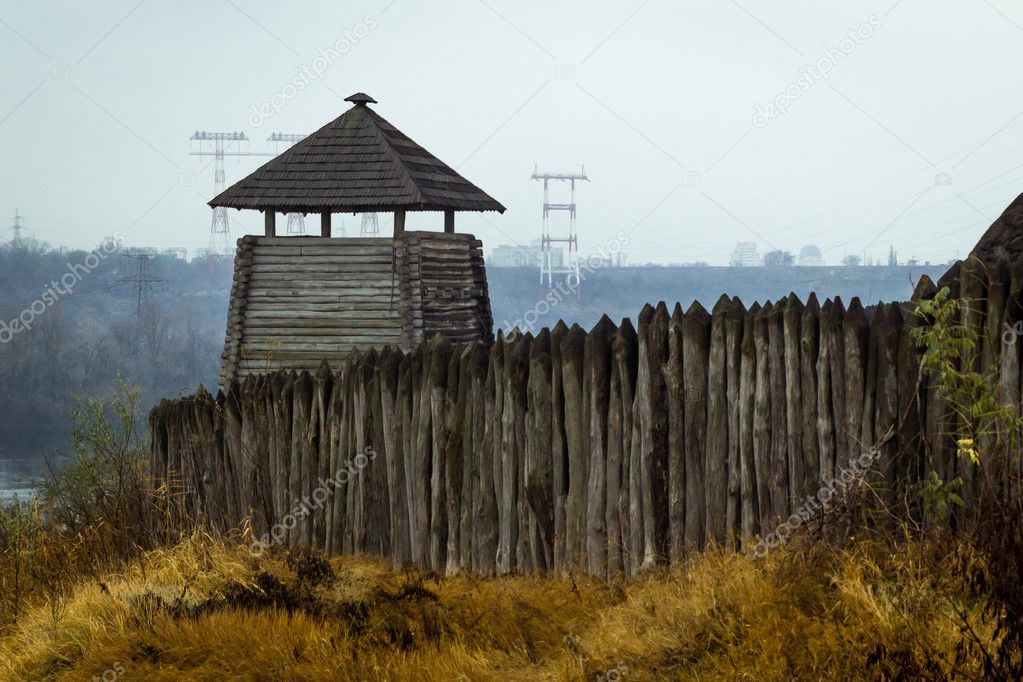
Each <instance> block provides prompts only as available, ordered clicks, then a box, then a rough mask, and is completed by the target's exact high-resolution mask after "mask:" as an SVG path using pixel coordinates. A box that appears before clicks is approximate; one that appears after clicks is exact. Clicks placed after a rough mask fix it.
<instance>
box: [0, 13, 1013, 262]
mask: <svg viewBox="0 0 1023 682" xmlns="http://www.w3.org/2000/svg"><path fill="white" fill-rule="evenodd" d="M779 5H783V6H781V7H780V6H779ZM850 32H852V33H850ZM850 35H852V36H853V37H850ZM0 36H2V37H0V63H2V64H3V69H4V78H3V85H4V87H3V88H2V90H0V149H2V151H3V163H2V165H0V212H2V216H0V217H2V218H3V223H4V225H5V226H6V225H9V224H10V222H11V221H10V219H9V218H8V217H9V216H12V215H13V213H14V210H15V208H17V209H18V210H19V211H20V212H21V213H23V214H24V215H25V220H24V223H25V226H26V230H27V232H28V234H29V235H34V236H36V237H37V238H39V239H44V240H46V241H49V242H51V243H54V244H67V245H72V246H79V247H90V248H91V247H92V246H94V245H95V244H96V243H97V242H98V241H99V240H100V239H101V237H103V236H104V235H107V234H111V233H113V232H115V231H116V232H121V233H122V234H124V235H125V238H126V240H127V241H128V242H129V243H132V244H139V245H152V246H158V247H161V248H162V247H170V246H184V247H186V248H188V249H190V250H191V249H195V248H199V247H203V246H207V245H208V243H209V223H210V209H209V208H208V207H207V206H206V205H205V202H206V201H207V200H208V199H209V198H210V197H211V196H212V194H213V180H214V178H213V167H212V163H211V160H210V159H208V158H202V157H196V156H190V155H189V151H190V150H194V149H195V148H194V147H192V146H191V143H190V142H189V137H190V136H191V135H192V133H193V132H194V131H195V130H197V129H199V130H211V131H212V130H228V131H230V130H238V131H244V132H245V133H247V134H248V136H249V137H250V138H251V139H252V142H250V143H248V144H247V145H243V146H242V149H243V150H245V151H250V152H262V151H267V150H270V149H272V145H269V144H268V143H266V142H264V140H265V139H266V137H267V136H269V135H270V134H271V133H272V132H274V131H283V132H288V133H299V132H301V133H306V132H311V131H312V130H315V129H316V128H318V127H320V126H321V125H323V124H324V123H326V122H327V121H329V120H331V119H333V118H335V117H337V116H338V115H340V114H341V113H342V112H343V111H344V110H345V109H347V107H348V104H347V103H345V102H343V101H342V100H343V98H344V97H346V96H348V95H350V94H352V93H353V92H356V91H360V90H361V91H365V92H367V93H369V94H370V95H372V96H373V97H374V98H376V99H377V100H379V104H378V105H375V108H376V109H377V111H379V112H380V113H381V115H383V116H384V117H385V118H387V119H388V120H390V121H391V122H392V123H393V124H395V125H396V126H397V127H399V128H400V129H401V130H403V131H404V132H405V133H406V134H408V135H409V136H410V137H412V138H413V139H414V140H416V141H417V142H419V143H420V144H422V145H423V146H424V147H426V148H427V149H429V150H430V151H431V152H432V153H434V154H435V155H437V156H438V157H440V158H441V159H443V160H444V161H446V162H447V163H448V164H450V165H451V166H453V167H455V168H456V169H457V170H458V171H459V172H461V173H462V174H463V175H465V176H466V177H467V178H469V179H470V180H472V181H473V182H475V183H476V184H477V185H479V186H480V187H482V188H483V189H484V190H485V191H487V192H488V193H490V194H491V195H492V196H494V197H495V198H497V199H498V200H499V201H501V202H502V203H504V205H505V206H507V207H508V211H507V212H506V213H505V214H504V215H498V214H493V213H491V214H482V215H481V214H461V215H460V216H459V218H458V221H459V222H458V228H459V230H460V231H471V232H473V233H475V234H476V235H477V236H478V237H480V238H482V239H483V240H484V242H485V244H486V247H487V249H488V250H489V249H490V248H492V247H493V246H495V245H497V244H501V243H520V244H526V243H528V242H529V241H531V240H532V239H535V238H536V237H538V236H539V233H540V207H541V203H542V191H541V187H540V185H539V183H536V182H531V181H530V174H531V172H532V170H533V166H534V164H540V166H541V168H542V169H553V170H569V169H575V168H578V167H579V166H580V165H582V164H585V166H586V172H587V173H588V174H589V175H590V177H591V179H592V181H591V182H590V183H588V184H585V185H584V186H582V187H581V189H580V191H579V193H578V197H577V201H578V204H579V218H578V227H579V232H580V242H581V248H582V251H583V252H584V253H588V252H593V251H596V250H597V249H598V248H600V247H601V246H602V245H603V244H605V243H607V241H608V240H609V239H612V238H613V237H614V235H615V234H616V232H617V231H619V230H622V231H624V232H625V233H627V234H629V235H630V239H631V244H630V246H629V248H628V251H629V258H630V260H631V261H632V262H646V261H657V262H686V261H707V262H710V263H711V264H725V263H727V261H728V255H729V252H730V251H731V249H732V248H733V247H734V246H735V243H736V242H737V241H756V242H758V243H759V246H760V249H761V251H764V250H767V249H770V248H781V249H786V250H790V251H793V252H798V251H799V249H800V248H801V247H802V246H803V245H805V244H807V243H814V244H817V245H818V246H820V248H821V249H822V251H823V253H824V257H825V259H826V260H827V261H829V262H837V261H839V260H840V259H841V258H842V257H843V255H846V254H860V255H863V254H864V253H865V254H866V255H867V256H871V257H876V258H884V257H886V256H887V253H888V248H889V245H894V247H895V248H896V249H897V250H898V252H899V257H900V259H902V260H904V259H907V258H910V257H916V258H918V259H920V260H921V261H923V260H931V261H944V260H948V259H950V258H953V257H955V256H956V255H957V254H959V255H965V253H966V252H967V251H968V250H969V249H970V248H971V247H972V245H973V244H974V242H975V241H976V240H977V238H978V237H979V236H980V234H981V233H982V232H983V230H984V229H985V228H986V227H987V226H988V225H989V224H990V223H991V222H992V221H993V220H994V219H995V218H996V217H997V216H998V215H999V214H1000V213H1001V211H1002V210H1003V209H1004V208H1005V206H1006V205H1007V204H1008V203H1010V202H1011V201H1012V199H1014V198H1015V197H1016V196H1017V195H1018V194H1019V193H1020V192H1021V191H1023V167H1021V166H1023V164H1021V157H1023V154H1021V149H1023V81H1021V78H1020V75H1019V74H1020V68H1019V66H1020V64H1023V8H1021V7H1020V5H1019V3H1018V2H1016V3H1013V2H1011V1H1010V0H955V1H952V0H926V1H925V0H900V1H899V2H896V1H895V0H885V1H884V2H856V3H821V2H819V0H817V1H812V2H811V1H809V0H807V1H787V2H785V3H779V2H777V1H771V0H739V1H738V2H733V1H731V0H701V1H694V0H683V1H678V0H645V1H644V0H623V1H618V2H609V1H607V0H586V1H585V2H584V1H582V0H578V1H577V0H572V1H565V0H562V1H559V2H556V3H555V2H550V0H547V1H545V2H540V1H539V0H514V2H513V1H511V0H453V1H445V2H422V1H418V2H417V1H414V0H393V1H392V0H368V1H363V0H355V1H344V2H338V1H337V0H335V1H333V2H309V1H296V2H288V3H283V2H281V3H269V2H255V1H253V0H202V1H201V2H200V1H199V0H174V1H173V2H172V1H170V0H142V1H141V2H139V1H138V0H128V1H125V2H118V1H106V2H89V3H83V2H80V1H76V2H45V1H39V2H14V0H2V3H0ZM824 71H827V72H828V73H827V75H826V77H825V73H824ZM289 84H291V86H289ZM296 84H299V85H301V87H297V86H296ZM771 103H774V104H776V105H778V106H777V107H771V106H769V105H770V104H771ZM264 104H269V105H271V108H269V109H268V108H267V107H265V106H264ZM781 108H784V109H785V111H784V113H782V112H781V110H780V109H781ZM259 110H262V114H260V115H255V114H253V112H254V111H259ZM758 112H760V113H759V114H758ZM261 119H262V120H261ZM262 161H265V159H261V158H260V157H258V156H246V157H239V158H232V159H228V163H227V179H228V183H231V182H233V181H236V180H238V179H240V178H241V177H243V176H244V175H245V174H246V173H248V172H249V171H251V170H252V169H254V168H255V167H256V166H258V165H259V164H260V163H261V162H262ZM231 216H232V220H233V221H234V222H233V225H232V229H233V233H232V236H233V237H237V236H240V235H241V234H243V233H244V232H253V233H258V232H261V230H262V221H261V217H260V215H259V214H258V213H254V212H239V211H234V210H232V211H231ZM341 219H342V218H341V217H340V216H338V217H336V218H335V224H337V223H338V222H340V220H341ZM344 221H345V225H346V227H347V228H348V232H349V234H352V233H353V232H357V231H358V224H357V218H353V217H352V216H347V217H345V218H344ZM310 222H311V224H312V226H313V227H318V223H317V222H315V220H312V221H310ZM388 224H389V221H388ZM408 227H409V228H410V229H416V228H424V229H440V227H441V220H440V218H439V217H438V216H437V215H436V214H421V215H418V216H416V215H410V217H409V224H408ZM2 238H3V239H7V238H9V234H4V235H3V236H2Z"/></svg>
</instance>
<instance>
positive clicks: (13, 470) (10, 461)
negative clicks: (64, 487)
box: [0, 457, 46, 503]
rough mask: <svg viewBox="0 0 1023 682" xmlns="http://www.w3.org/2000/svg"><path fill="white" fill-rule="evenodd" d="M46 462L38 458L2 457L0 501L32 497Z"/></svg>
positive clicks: (43, 473)
mask: <svg viewBox="0 0 1023 682" xmlns="http://www.w3.org/2000/svg"><path fill="white" fill-rule="evenodd" d="M45 472H46V463H45V462H42V461H40V460H39V459H38V458H17V457H14V458H12V457H0V503H3V502H9V501H10V500H12V499H14V497H15V495H17V497H18V499H19V500H28V499H31V497H32V495H33V494H34V492H35V487H36V485H37V482H38V481H39V479H40V478H42V477H43V476H44V475H45Z"/></svg>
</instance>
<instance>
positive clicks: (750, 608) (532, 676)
mask: <svg viewBox="0 0 1023 682" xmlns="http://www.w3.org/2000/svg"><path fill="white" fill-rule="evenodd" d="M947 557H948V555H947V549H943V550H940V551H939V550H938V549H937V548H934V547H928V546H925V545H923V544H920V543H911V544H904V545H900V546H897V547H892V546H881V545H877V544H874V543H861V544H858V545H855V546H854V547H852V548H851V549H846V550H836V549H831V548H828V547H826V546H824V545H816V546H810V547H803V548H800V549H790V550H780V551H775V552H772V553H771V554H770V555H768V557H767V558H765V559H759V560H758V559H755V558H753V557H752V556H750V555H741V554H736V553H727V552H723V551H721V552H715V551H711V552H707V553H704V554H701V555H699V556H697V557H694V558H693V559H692V560H691V561H690V562H689V563H688V564H687V565H685V566H683V567H681V568H679V569H678V570H675V571H672V572H670V573H669V572H667V571H666V570H665V571H663V572H655V573H652V574H650V575H648V576H646V577H644V578H642V579H640V580H637V581H633V582H630V583H610V584H609V583H607V582H601V581H596V580H592V579H577V580H571V579H558V578H534V577H516V576H511V577H502V578H492V579H473V578H470V577H461V576H458V577H447V578H439V577H437V576H430V575H426V574H423V573H420V572H416V571H406V572H400V571H399V572H396V571H393V570H391V569H390V568H389V567H388V566H387V565H385V564H384V563H382V562H379V561H375V560H370V559H364V558H350V557H349V558H333V559H330V560H329V561H327V560H325V559H323V558H321V557H317V556H312V555H293V554H288V553H281V554H273V555H267V556H264V557H262V558H259V559H258V560H257V559H255V558H253V557H251V556H250V555H249V554H248V553H247V551H246V550H245V549H244V548H243V547H242V546H241V545H240V544H231V543H226V542H223V541H215V540H213V539H210V538H208V537H204V536H201V535H195V536H193V537H191V538H190V539H188V540H186V541H185V542H182V543H181V544H179V545H177V546H175V547H173V548H169V549H159V550H154V551H150V552H148V553H146V554H144V555H142V556H141V557H140V558H139V559H138V560H136V561H134V562H133V563H132V564H131V565H130V566H128V567H127V568H126V570H123V571H120V572H116V573H110V574H107V575H103V576H101V577H100V578H99V579H82V580H81V581H79V582H78V583H77V584H75V585H74V586H73V587H72V588H71V589H69V590H67V591H65V592H64V593H63V594H62V595H61V596H58V597H54V596H42V595H40V596H37V597H36V598H35V599H34V603H33V604H32V605H31V606H30V607H29V608H27V609H26V610H25V611H24V612H23V613H22V615H21V617H20V618H19V619H18V622H17V623H16V624H12V623H8V624H7V625H6V626H5V628H4V629H3V631H2V637H0V679H3V680H21V679H46V680H81V679H86V680H88V679H101V680H107V681H109V680H113V679H124V680H179V679H189V680H222V679H243V680H334V679H337V680H378V679H394V680H461V679H467V680H518V679H523V680H583V679H588V680H628V681H629V682H632V681H639V680H655V679H657V680H660V679H694V680H718V679H749V680H763V679H793V678H798V679H820V678H833V679H850V680H852V679H880V678H885V677H887V678H899V677H900V676H901V677H903V679H917V678H920V677H924V676H926V677H934V678H939V677H944V676H946V675H948V674H949V673H951V672H958V674H960V675H962V676H964V677H971V676H974V675H976V673H977V665H976V664H975V663H973V662H970V661H969V660H967V661H961V662H959V663H956V662H955V660H954V659H955V656H954V652H955V648H956V645H957V644H958V643H959V642H960V641H961V640H962V638H963V637H964V636H965V635H964V625H970V626H971V627H972V628H975V631H976V633H977V634H978V636H980V637H982V638H984V637H987V636H989V634H985V631H984V626H983V625H982V624H981V622H980V619H979V618H978V617H977V612H978V609H977V605H975V604H970V603H957V602H956V601H954V600H952V599H950V598H949V595H954V594H957V593H958V591H957V589H956V585H955V584H954V582H955V581H954V580H953V579H952V578H951V577H950V574H946V572H945V571H944V570H943V569H942V567H943V566H944V565H945V562H946V561H947ZM964 618H965V619H964Z"/></svg>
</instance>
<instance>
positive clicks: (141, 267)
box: [116, 253, 167, 327]
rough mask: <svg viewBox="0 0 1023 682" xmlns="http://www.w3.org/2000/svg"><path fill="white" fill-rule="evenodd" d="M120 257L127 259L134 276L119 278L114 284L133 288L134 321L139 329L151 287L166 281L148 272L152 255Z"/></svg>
mask: <svg viewBox="0 0 1023 682" xmlns="http://www.w3.org/2000/svg"><path fill="white" fill-rule="evenodd" d="M121 257H122V258H125V259H127V263H128V264H129V265H130V267H131V269H132V270H133V271H134V274H132V275H129V276H127V277H121V278H120V279H118V280H117V282H116V283H117V284H130V285H132V286H133V287H135V296H136V303H135V319H136V320H137V322H138V324H139V326H140V327H141V326H142V324H143V320H144V319H145V314H146V311H147V310H148V309H149V302H150V296H151V294H152V292H153V287H154V286H156V285H157V284H164V283H165V282H166V281H167V280H165V279H164V278H162V277H154V276H153V274H152V273H151V272H150V270H149V265H150V261H151V260H152V259H153V257H152V255H150V254H148V253H124V254H121Z"/></svg>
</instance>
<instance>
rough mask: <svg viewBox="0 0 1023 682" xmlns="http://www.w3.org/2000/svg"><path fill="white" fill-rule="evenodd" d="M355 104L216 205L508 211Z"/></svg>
mask: <svg viewBox="0 0 1023 682" xmlns="http://www.w3.org/2000/svg"><path fill="white" fill-rule="evenodd" d="M345 101H346V102H352V103H353V105H354V106H352V108H351V109H349V110H348V111H346V112H345V113H344V114H343V115H341V116H340V117H339V118H337V119H335V120H333V121H331V122H330V123H328V124H327V125H325V126H323V127H322V128H320V129H319V130H317V131H316V132H315V133H313V134H311V135H309V137H307V138H305V139H304V140H302V141H301V142H299V143H298V144H296V145H295V146H293V147H291V148H290V149H288V150H287V151H285V152H284V153H283V154H281V155H280V156H278V157H276V158H274V159H273V160H271V161H270V162H268V163H266V164H264V165H263V166H260V167H259V168H258V169H256V171H255V172H253V173H252V174H251V175H249V176H248V177H246V178H245V179H243V180H241V181H239V182H237V183H235V184H234V185H231V186H230V187H228V188H227V189H226V190H224V191H223V192H222V193H221V194H219V195H218V196H217V197H215V198H214V199H213V200H212V201H211V202H209V204H210V206H214V207H215V206H227V207H230V208H250V209H260V210H262V209H274V210H276V211H280V212H303V213H321V212H328V213H348V212H351V213H364V212H371V211H386V212H389V211H499V212H501V213H503V212H504V206H502V205H501V204H500V203H499V202H498V201H496V200H495V199H493V198H492V197H490V196H489V195H487V194H486V192H484V191H483V190H481V189H480V188H479V187H477V186H476V185H474V184H472V183H471V182H469V181H468V180H466V179H465V178H463V177H462V176H461V175H459V174H458V173H456V172H455V171H454V170H453V169H452V168H451V167H450V166H448V165H447V164H445V163H444V162H443V161H441V160H440V159H438V158H437V157H435V156H434V155H433V154H431V153H430V152H428V151H426V150H425V149H423V148H422V147H421V146H419V145H418V144H416V143H415V142H413V141H412V140H411V139H410V138H409V137H408V136H407V135H405V134H404V133H403V132H401V131H400V130H398V129H397V128H395V127H394V126H393V125H391V124H390V123H388V122H387V121H386V120H385V119H384V118H383V117H382V116H380V114H378V113H377V112H375V111H374V110H373V109H371V108H369V106H367V105H368V104H370V103H373V104H376V100H375V99H373V98H372V97H370V96H369V95H366V94H364V93H361V92H360V93H356V94H354V95H352V96H351V97H348V98H346V99H345Z"/></svg>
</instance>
